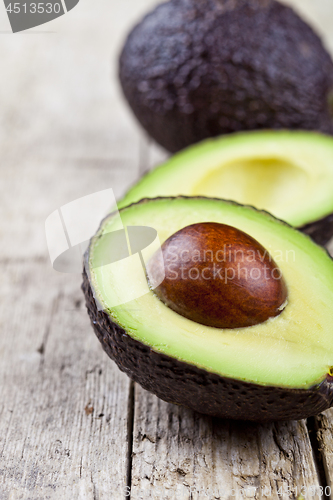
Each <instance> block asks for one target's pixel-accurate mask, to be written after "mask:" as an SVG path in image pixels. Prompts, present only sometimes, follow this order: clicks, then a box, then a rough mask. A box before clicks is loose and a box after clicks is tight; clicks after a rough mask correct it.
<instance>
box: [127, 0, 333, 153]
mask: <svg viewBox="0 0 333 500" xmlns="http://www.w3.org/2000/svg"><path fill="white" fill-rule="evenodd" d="M119 76H120V82H121V85H122V89H123V92H124V95H125V97H126V99H127V101H128V103H129V105H130V107H131V108H132V111H133V112H134V114H135V116H136V118H137V119H138V121H139V122H140V123H141V125H142V126H143V127H144V128H145V129H146V130H147V132H148V133H149V134H150V136H151V137H153V138H154V139H155V140H156V141H157V142H158V143H159V144H161V145H162V146H163V147H164V148H166V149H167V150H169V151H171V152H176V151H179V150H181V149H183V148H185V147H187V146H189V145H190V144H193V143H195V142H199V141H201V140H203V139H205V138H208V137H213V136H217V135H221V134H229V133H231V132H237V131H241V130H254V129H305V130H319V131H322V132H325V133H332V131H333V128H332V123H333V122H332V89H333V64H332V60H331V58H330V56H329V54H328V53H327V51H326V50H325V48H324V47H323V45H322V42H321V40H320V38H319V37H318V36H317V35H316V34H315V33H314V32H313V30H312V29H311V28H310V26H308V25H307V24H306V23H305V22H304V21H303V20H302V19H301V18H300V17H299V16H298V15H297V14H296V13H295V12H294V11H293V10H292V9H291V8H290V7H287V6H286V5H282V4H281V3H279V2H276V1H275V0H251V1H244V0H232V1H230V0H169V1H168V2H166V3H163V4H161V5H158V6H157V7H156V8H155V9H154V10H153V11H152V12H150V13H149V14H148V15H147V16H146V17H145V18H144V19H143V20H142V21H141V22H140V23H139V24H138V25H137V26H135V27H134V29H133V30H132V31H131V33H130V34H129V36H128V38H127V40H126V42H125V45H124V48H123V50H122V53H121V56H120V63H119Z"/></svg>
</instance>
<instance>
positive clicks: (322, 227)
mask: <svg viewBox="0 0 333 500" xmlns="http://www.w3.org/2000/svg"><path fill="white" fill-rule="evenodd" d="M298 229H299V230H300V231H302V232H303V233H305V234H307V235H308V236H310V237H311V238H312V239H313V241H315V242H316V243H318V245H322V246H325V245H326V244H327V243H328V242H329V241H330V239H331V238H332V236H333V214H330V215H327V217H324V218H323V219H319V220H317V221H315V222H311V223H309V224H306V225H305V226H302V227H300V228H298Z"/></svg>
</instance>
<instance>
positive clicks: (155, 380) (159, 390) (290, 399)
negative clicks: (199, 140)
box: [82, 271, 333, 422]
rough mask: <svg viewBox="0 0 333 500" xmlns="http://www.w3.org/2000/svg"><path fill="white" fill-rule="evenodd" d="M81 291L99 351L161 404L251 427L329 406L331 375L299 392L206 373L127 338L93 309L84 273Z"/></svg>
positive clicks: (314, 412) (332, 385)
mask: <svg viewBox="0 0 333 500" xmlns="http://www.w3.org/2000/svg"><path fill="white" fill-rule="evenodd" d="M82 290H83V292H84V295H85V300H86V306H87V310H88V314H89V316H90V319H91V324H92V326H93V328H94V331H95V333H96V335H97V337H98V339H99V341H100V342H101V344H102V347H103V349H104V351H105V352H106V353H107V354H108V356H109V357H110V358H111V359H112V360H113V361H115V362H116V364H117V365H118V368H119V369H120V370H121V371H123V372H125V373H126V374H127V375H128V376H129V377H131V378H132V379H133V380H134V381H135V382H138V383H139V384H140V385H141V386H142V387H143V388H144V389H146V390H148V391H150V392H152V393H153V394H156V396H158V397H159V398H161V399H163V400H164V401H167V402H169V403H176V404H179V405H182V406H187V407H188V408H191V409H193V410H195V411H198V412H199V413H204V414H206V415H211V416H215V417H220V418H232V419H238V420H252V421H255V422H269V421H275V420H298V419H302V418H307V417H309V416H313V415H317V414H318V413H320V412H322V411H324V410H326V409H328V408H330V407H331V406H332V403H333V378H332V377H330V376H327V378H326V379H325V380H324V381H323V382H322V383H321V384H319V385H317V386H315V387H312V388H311V389H307V390H299V389H285V388H279V387H268V386H260V385H255V384H252V383H248V382H242V381H239V380H232V379H229V378H224V377H221V376H219V375H217V374H214V373H209V372H208V371H206V370H203V369H201V368H197V367H195V366H192V365H189V364H187V363H184V362H182V361H178V360H177V359H174V358H171V357H170V356H166V355H165V354H161V353H158V352H155V351H153V350H152V349H151V348H150V347H148V346H146V345H144V344H142V343H141V342H138V341H137V340H134V339H133V338H131V337H130V336H129V335H127V333H126V331H125V330H124V329H123V328H121V327H120V326H119V325H118V324H117V323H115V322H114V321H112V319H111V318H110V316H109V315H108V314H107V313H106V312H104V311H99V310H98V309H97V306H96V303H95V300H94V297H93V291H92V288H91V285H90V282H89V279H88V276H87V273H86V272H85V271H84V273H83V284H82ZM304 369H306V367H304Z"/></svg>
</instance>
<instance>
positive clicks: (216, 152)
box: [119, 131, 333, 227]
mask: <svg viewBox="0 0 333 500" xmlns="http://www.w3.org/2000/svg"><path fill="white" fill-rule="evenodd" d="M332 192H333V138H332V137H329V136H325V135H323V134H318V133H314V132H300V131H264V132H263V131H259V132H247V133H238V134H233V135H230V136H225V137H220V138H217V139H210V140H206V141H204V142H202V143H200V144H197V145H195V146H192V147H190V148H188V149H186V150H184V151H182V152H180V153H178V154H176V155H175V156H173V157H172V158H171V159H170V160H168V161H167V162H166V163H164V164H163V165H161V166H159V167H158V168H156V169H155V170H153V171H151V172H149V173H148V174H146V175H145V176H144V177H143V178H142V179H141V180H140V181H139V182H138V184H137V185H135V186H134V187H133V188H132V189H130V190H129V191H128V193H127V194H126V196H125V197H124V198H123V200H121V202H120V204H119V206H120V207H124V206H126V205H129V204H131V203H134V202H137V201H139V200H140V199H142V198H146V197H149V198H154V197H158V196H178V195H186V196H209V197H216V198H223V199H228V200H234V201H237V202H238V203H241V204H245V205H247V204H248V205H253V206H255V207H256V208H258V209H261V210H267V211H268V212H270V213H272V214H273V215H274V216H275V217H277V218H279V219H282V220H284V221H286V222H288V223H289V224H291V225H293V226H295V227H301V226H303V225H305V224H309V223H311V222H314V221H317V220H319V219H322V218H324V217H326V216H327V215H329V214H331V213H332V212H333V196H332Z"/></svg>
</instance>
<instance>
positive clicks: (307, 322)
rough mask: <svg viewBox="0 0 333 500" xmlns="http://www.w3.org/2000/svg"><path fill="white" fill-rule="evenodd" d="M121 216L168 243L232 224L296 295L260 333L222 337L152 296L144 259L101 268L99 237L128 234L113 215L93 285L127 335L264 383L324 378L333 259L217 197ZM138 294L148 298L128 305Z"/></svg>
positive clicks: (271, 221)
mask: <svg viewBox="0 0 333 500" xmlns="http://www.w3.org/2000/svg"><path fill="white" fill-rule="evenodd" d="M120 215H121V220H122V224H123V225H124V227H127V226H149V227H152V228H154V229H155V230H156V231H157V233H158V236H159V241H160V243H161V244H162V243H163V242H164V241H165V240H166V239H167V238H168V237H169V236H171V235H172V234H174V233H175V232H176V231H178V230H180V229H181V228H183V227H186V226H188V225H190V224H195V223H198V222H217V223H223V224H228V225H230V226H234V227H236V228H238V229H240V230H242V231H244V232H246V233H247V234H249V235H250V236H252V237H253V238H255V239H256V240H257V241H258V242H259V243H261V244H262V245H263V246H264V248H265V249H266V250H267V251H268V252H270V254H271V256H272V257H273V259H274V260H275V262H276V264H277V265H278V266H279V268H280V269H281V271H282V274H283V276H284V279H285V281H286V284H287V288H288V303H287V306H286V307H285V309H284V310H283V312H282V313H281V314H280V315H279V316H277V317H275V318H271V319H269V320H267V321H266V322H264V323H261V324H259V325H256V326H252V327H246V328H239V329H218V328H212V327H208V326H203V325H201V324H198V323H195V322H193V321H191V320H188V319H186V318H184V317H182V316H180V315H178V314H177V313H176V312H174V311H172V310H171V309H169V308H168V307H167V306H165V305H164V304H163V303H162V302H161V301H160V300H159V299H158V298H157V296H156V295H155V294H154V292H153V291H151V290H149V289H148V286H147V282H146V278H145V273H144V270H143V267H142V265H141V261H140V257H139V255H138V254H133V255H131V257H130V258H127V259H123V260H122V261H118V262H117V263H112V264H107V265H104V266H100V267H97V266H98V262H100V259H101V257H103V254H105V253H106V251H107V249H106V246H105V245H103V238H102V237H101V236H102V235H104V234H106V233H109V232H112V231H115V230H119V229H120V225H119V217H118V218H117V217H115V216H114V215H112V214H111V215H110V216H108V217H107V218H106V219H105V220H104V221H103V223H102V225H101V228H100V229H99V231H98V233H97V234H96V236H95V237H94V238H93V239H92V241H91V244H90V249H89V260H88V266H89V269H88V270H89V274H90V284H91V287H92V290H93V293H94V296H95V298H96V299H97V300H98V302H99V303H100V304H101V305H102V307H103V308H104V310H105V311H106V312H107V313H108V314H109V315H110V317H111V319H112V321H114V322H115V323H117V324H118V325H120V326H121V327H122V328H124V329H125V331H126V332H127V333H128V335H129V336H131V337H132V338H134V339H135V340H138V341H140V342H141V343H143V344H145V345H147V346H150V347H151V348H152V349H153V350H154V351H156V352H159V353H164V354H166V355H168V356H171V357H172V358H175V359H177V360H180V361H183V362H185V363H187V364H189V365H195V366H197V367H199V368H203V369H204V370H206V371H208V372H211V373H216V374H219V375H221V376H223V377H228V378H232V379H237V380H242V381H246V382H253V383H256V384H259V385H271V386H278V387H285V388H303V389H306V388H309V387H312V386H314V385H316V384H319V383H320V382H321V381H323V380H324V379H325V377H326V375H327V374H328V373H329V372H330V368H331V367H332V366H333V328H332V325H333V307H332V304H333V261H332V259H331V258H330V257H329V255H328V254H327V253H326V251H325V250H324V249H322V248H321V247H320V246H318V245H316V244H315V243H314V242H313V241H312V240H311V239H310V238H309V237H307V236H305V235H304V234H302V233H301V232H299V231H297V230H295V229H293V228H291V227H290V226H288V225H287V224H285V223H283V222H281V221H278V220H276V219H275V218H274V217H272V216H270V215H269V214H267V213H264V212H260V211H258V210H256V209H254V208H250V207H244V206H240V205H237V204H236V203H233V202H229V201H224V200H216V199H215V200H214V199H209V198H182V197H179V198H160V199H155V200H145V201H143V202H141V203H138V204H134V205H132V206H128V207H126V208H124V209H123V210H121V211H120ZM155 251H156V245H151V246H150V247H147V248H146V249H145V251H143V252H142V254H143V257H144V259H145V262H147V260H148V259H149V258H150V256H151V255H152V254H153V253H154V252H155ZM135 288H137V290H142V291H143V293H144V291H146V292H147V293H144V295H142V296H141V297H139V298H136V299H133V300H129V301H128V302H126V303H125V304H124V303H121V302H122V300H123V297H124V296H126V293H127V291H129V293H131V291H133V289H135ZM203 300H204V299H203ZM117 304H118V305H117Z"/></svg>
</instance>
